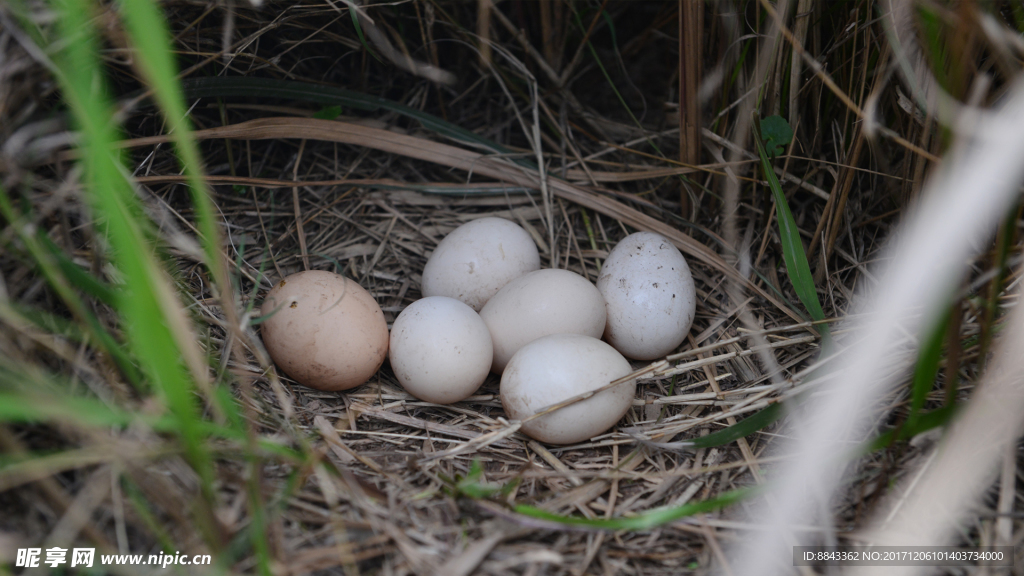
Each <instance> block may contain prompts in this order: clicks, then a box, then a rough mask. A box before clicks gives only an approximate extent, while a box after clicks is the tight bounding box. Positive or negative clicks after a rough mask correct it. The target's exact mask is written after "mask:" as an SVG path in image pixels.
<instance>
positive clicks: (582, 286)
mask: <svg viewBox="0 0 1024 576" xmlns="http://www.w3.org/2000/svg"><path fill="white" fill-rule="evenodd" d="M422 293H423V296H424V297H423V298H422V299H420V300H417V301H416V302H413V303H412V304H410V305H409V306H407V307H406V308H405V309H404V310H403V311H402V312H401V313H400V314H399V315H398V317H397V318H396V319H395V321H394V324H393V325H392V328H391V332H390V335H389V333H388V327H387V322H386V321H385V319H384V314H383V312H382V311H381V309H380V307H379V306H378V305H377V303H376V302H375V301H374V299H373V297H372V296H371V295H370V294H369V292H367V291H366V290H364V289H363V288H362V287H360V286H359V285H358V284H357V283H355V282H354V281H352V280H349V279H346V278H344V277H342V276H339V275H337V274H333V273H330V272H322V271H308V272H300V273H297V274H293V275H291V276H288V277H287V278H285V279H284V280H282V281H281V282H280V283H278V285H277V286H275V287H274V288H273V289H272V290H271V291H270V292H269V293H268V295H267V297H266V299H265V300H264V304H263V308H262V311H261V313H262V314H263V315H265V316H268V318H267V319H266V320H265V321H264V322H263V324H262V328H261V331H262V336H263V340H264V344H265V345H266V348H267V351H268V352H269V353H270V356H271V357H272V358H273V359H274V361H275V362H276V363H277V364H278V366H280V367H281V368H282V369H283V370H284V371H285V372H286V373H287V374H288V375H289V376H291V377H292V378H294V379H295V380H296V381H298V382H300V383H302V384H305V385H307V386H311V387H313V388H318V389H321V390H346V389H349V388H353V387H355V386H358V385H359V384H362V383H363V382H365V381H366V380H367V379H369V378H370V377H371V376H372V375H373V374H374V373H375V372H376V371H377V369H379V368H380V366H381V364H382V363H383V362H384V358H385V356H389V357H390V362H391V367H392V369H393V371H394V374H395V377H396V378H397V379H398V381H399V382H400V383H401V384H402V386H403V387H404V388H405V389H406V391H408V392H409V393H410V394H412V395H413V396H415V397H417V398H419V399H421V400H425V401H427V402H433V403H438V404H449V403H452V402H458V401H460V400H464V399H466V398H468V397H469V396H471V395H472V394H473V393H474V392H475V391H476V390H477V389H478V388H479V387H480V385H481V384H482V383H483V382H484V380H485V379H486V377H487V374H488V373H489V372H493V373H495V374H498V375H500V376H501V384H500V395H501V403H502V406H503V407H504V408H505V412H506V413H507V414H508V416H509V418H511V419H514V420H526V419H527V418H529V417H530V416H533V415H535V414H537V413H539V412H542V411H544V410H545V409H547V408H550V407H552V406H555V405H557V404H559V403H560V402H564V401H565V400H568V399H570V398H573V397H576V396H579V395H581V394H584V393H587V392H591V391H594V390H597V389H599V388H604V387H606V386H607V385H608V384H609V383H611V382H613V381H615V380H618V379H621V378H623V377H624V376H627V375H628V374H630V372H631V371H632V367H631V366H630V363H629V361H628V360H627V358H631V359H634V360H652V359H655V358H660V357H662V356H664V355H666V354H668V353H670V352H671V351H672V350H674V349H676V348H677V347H678V346H679V345H680V344H681V343H682V341H683V339H684V338H686V334H687V333H688V332H689V330H690V325H691V324H692V323H693V316H694V313H695V309H696V291H695V287H694V283H693V278H692V276H691V275H690V269H689V267H688V266H687V264H686V260H685V259H684V258H683V256H682V254H680V253H679V250H677V249H676V247H675V246H673V245H672V244H671V242H669V241H668V240H667V239H666V238H664V237H663V236H661V235H658V234H654V233H650V232H638V233H636V234H631V235H629V236H627V237H626V238H625V239H624V240H622V241H621V242H619V244H618V245H617V246H616V247H615V248H614V249H613V250H612V251H611V253H609V255H608V258H607V259H606V260H605V262H604V265H603V267H602V268H601V272H600V275H599V277H598V280H597V284H596V286H595V285H594V284H592V283H591V282H590V281H589V280H587V279H586V278H584V277H583V276H580V275H579V274H576V273H575V272H570V271H568V270H560V269H543V270H542V269H540V255H539V253H538V251H537V247H536V245H535V244H534V242H533V240H532V238H531V237H530V235H529V234H528V233H527V232H526V231H525V230H523V229H522V228H521V227H519V226H518V225H516V224H514V223H512V222H510V221H508V220H504V219H501V218H481V219H478V220H473V221H471V222H469V223H467V224H464V225H462V226H460V227H459V228H457V229H455V230H454V231H453V232H452V233H451V234H449V235H448V236H446V237H445V238H444V239H443V240H442V241H441V242H440V243H439V244H438V246H437V248H436V249H435V250H434V252H433V254H431V256H430V258H429V260H428V261H427V264H426V267H425V268H424V270H423V282H422ZM602 337H603V338H604V340H603V341H602V340H601V338H602ZM635 393H636V381H635V380H628V381H625V382H622V383H620V384H618V385H616V386H613V387H610V388H607V389H605V390H603V391H601V392H599V393H597V394H595V395H593V396H591V397H589V398H587V399H585V400H582V401H579V402H576V403H574V404H570V405H568V406H566V407H563V408H560V409H558V410H556V411H552V412H550V413H547V414H544V415H543V416H540V417H536V418H531V419H529V420H527V421H525V422H524V423H523V426H522V428H521V430H522V431H523V432H524V433H526V434H527V435H529V436H531V437H533V438H535V439H537V440H540V441H542V442H548V443H552V444H572V443H577V442H581V441H583V440H586V439H588V438H591V437H593V436H596V435H598V434H601V433H602V432H604V431H605V430H607V429H608V428H610V427H612V426H613V425H615V423H616V422H618V421H619V419H620V418H622V416H623V415H624V414H625V413H626V411H627V410H628V409H629V407H630V405H631V404H632V401H633V397H634V395H635Z"/></svg>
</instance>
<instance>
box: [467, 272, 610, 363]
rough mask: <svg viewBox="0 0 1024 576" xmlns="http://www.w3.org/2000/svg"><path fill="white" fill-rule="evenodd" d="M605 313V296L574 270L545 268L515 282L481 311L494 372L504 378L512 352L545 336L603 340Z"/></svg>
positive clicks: (500, 291) (495, 296) (510, 283)
mask: <svg viewBox="0 0 1024 576" xmlns="http://www.w3.org/2000/svg"><path fill="white" fill-rule="evenodd" d="M606 315H607V312H606V311H605V304H604V299H603V298H602V297H601V293H600V292H598V290H597V288H596V287H595V286H594V285H593V284H591V283H590V281H589V280H587V279H586V278H584V277H582V276H580V275H579V274H576V273H575V272H570V271H568V270H558V269H545V270H537V271H535V272H530V273H529V274H527V275H525V276H521V277H519V278H516V279H515V280H513V281H511V282H509V283H508V284H506V285H505V287H504V288H502V289H501V290H499V291H498V293H497V294H495V295H494V297H493V298H491V299H490V300H489V301H488V302H487V304H486V305H485V306H484V308H483V310H481V311H480V317H481V318H483V320H484V323H485V324H487V329H488V330H489V331H490V332H491V341H492V342H493V343H494V362H493V364H492V366H491V371H492V372H494V373H495V374H501V372H502V370H504V369H505V365H506V364H508V361H509V360H511V359H512V355H513V354H515V353H516V352H517V351H518V350H519V349H520V348H522V347H523V346H525V345H526V344H529V343H530V342H532V341H534V340H536V339H537V338H540V337H541V336H547V335H548V334H584V335H586V336H592V337H594V338H600V337H601V334H602V333H603V332H604V324H605V317H606Z"/></svg>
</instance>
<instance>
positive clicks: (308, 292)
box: [260, 270, 388, 390]
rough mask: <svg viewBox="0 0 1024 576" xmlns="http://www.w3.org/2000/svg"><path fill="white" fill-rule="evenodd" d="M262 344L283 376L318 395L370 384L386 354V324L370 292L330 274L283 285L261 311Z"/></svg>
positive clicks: (304, 275)
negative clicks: (319, 391)
mask: <svg viewBox="0 0 1024 576" xmlns="http://www.w3.org/2000/svg"><path fill="white" fill-rule="evenodd" d="M260 314H261V315H264V316H266V315H270V317H269V318H267V319H266V320H265V321H263V322H262V323H261V324H260V334H261V336H262V338H263V344H264V346H266V348H267V352H269V353H270V357H271V358H273V359H274V362H275V363H276V364H277V365H278V367H280V368H281V369H282V370H284V372H285V374H287V375H288V376H290V377H292V378H293V379H295V380H296V381H297V382H299V383H301V384H305V385H306V386H309V387H310V388H316V389H318V390H347V389H349V388H354V387H356V386H359V385H360V384H362V383H363V382H366V381H367V380H368V379H369V378H370V377H371V376H373V374H374V373H375V372H376V371H377V369H378V368H380V366H381V364H383V362H384V356H385V355H386V354H387V351H388V325H387V322H386V321H385V320H384V313H383V312H382V311H381V309H380V306H378V305H377V302H376V301H375V300H374V299H373V296H371V295H370V293H369V292H367V291H366V290H364V289H363V287H362V286H360V285H359V284H357V283H356V282H354V281H352V280H349V279H348V278H345V277H344V276H339V275H338V274H334V273H332V272H324V271H321V270H308V271H306V272H299V273H297V274H292V275H291V276H288V277H286V278H285V279H284V280H281V281H280V282H279V283H278V284H277V286H274V288H273V289H271V290H270V292H269V293H267V297H266V298H265V299H264V301H263V306H262V308H261V309H260Z"/></svg>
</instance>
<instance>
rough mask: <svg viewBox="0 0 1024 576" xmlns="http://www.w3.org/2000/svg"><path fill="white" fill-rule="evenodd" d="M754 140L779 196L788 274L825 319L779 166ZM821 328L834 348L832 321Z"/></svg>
mask: <svg viewBox="0 0 1024 576" xmlns="http://www.w3.org/2000/svg"><path fill="white" fill-rule="evenodd" d="M766 120H767V119H766ZM790 136H792V131H790ZM754 143H755V144H757V153H758V155H759V156H760V157H761V168H762V169H763V171H764V177H765V179H766V180H768V187H769V188H771V191H772V196H773V197H774V198H775V216H776V220H778V221H779V237H780V238H781V239H782V256H783V259H784V260H785V261H786V274H787V275H788V276H789V281H790V282H791V283H792V284H793V289H794V290H796V295H797V296H798V297H799V298H800V302H802V303H803V305H804V308H806V309H807V312H808V313H810V315H811V318H812V319H814V320H824V319H825V313H824V312H823V311H822V310H821V303H820V302H818V289H817V288H816V287H815V286H814V277H813V276H812V275H811V267H810V265H809V264H808V263H807V253H806V252H804V245H803V242H802V241H801V240H800V230H799V229H798V228H797V226H796V220H795V219H794V218H793V213H792V212H791V211H790V210H789V203H787V202H786V195H785V194H783V192H782V184H780V183H779V178H778V176H776V175H775V170H772V165H771V162H770V161H769V160H768V154H767V153H766V152H765V149H764V146H762V145H761V140H760V139H759V138H754ZM818 330H819V331H820V332H821V343H822V347H823V348H831V346H832V336H831V333H830V332H829V329H828V325H827V324H821V325H819V326H818Z"/></svg>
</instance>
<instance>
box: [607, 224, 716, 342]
mask: <svg viewBox="0 0 1024 576" xmlns="http://www.w3.org/2000/svg"><path fill="white" fill-rule="evenodd" d="M597 289H598V290H600V291H601V295H602V296H604V300H605V303H606V304H607V306H608V325H607V326H606V327H605V331H604V339H605V340H607V341H608V343H609V344H611V345H612V346H614V347H615V349H616V350H618V351H619V352H621V353H622V354H623V355H625V356H626V357H627V358H633V359H634V360H653V359H655V358H661V357H662V356H665V355H666V354H668V353H670V352H672V351H673V350H675V349H676V348H677V347H678V346H679V345H680V344H681V343H682V342H683V340H684V339H686V334H687V333H688V332H689V331H690V326H691V325H692V324H693V316H694V314H695V313H696V310H697V291H696V286H695V285H694V283H693V276H691V275H690V267H689V266H687V264H686V260H685V259H684V258H683V255H682V254H680V253H679V250H678V249H676V247H675V246H673V245H672V243H671V242H669V240H668V239H667V238H665V237H664V236H662V235H660V234H655V233H653V232H637V233H636V234H630V235H629V236H626V237H625V238H624V239H623V240H622V241H621V242H619V244H618V245H617V246H616V247H615V249H614V250H612V251H611V253H610V254H609V255H608V259H607V260H605V262H604V266H602V267H601V274H600V275H599V276H598V278H597Z"/></svg>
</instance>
